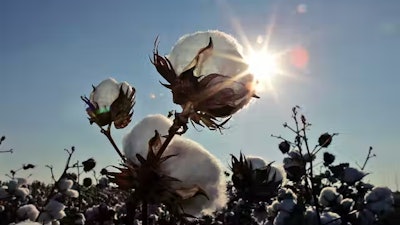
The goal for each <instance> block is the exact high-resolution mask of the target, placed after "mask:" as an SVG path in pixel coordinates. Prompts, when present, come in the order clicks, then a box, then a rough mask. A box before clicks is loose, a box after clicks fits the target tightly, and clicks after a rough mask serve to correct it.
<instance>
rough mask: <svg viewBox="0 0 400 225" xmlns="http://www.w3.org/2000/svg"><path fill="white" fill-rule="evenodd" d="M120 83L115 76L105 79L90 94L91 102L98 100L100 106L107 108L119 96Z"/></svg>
mask: <svg viewBox="0 0 400 225" xmlns="http://www.w3.org/2000/svg"><path fill="white" fill-rule="evenodd" d="M118 95H119V84H118V82H117V81H116V80H115V79H114V78H108V79H105V80H103V81H102V82H101V83H100V84H99V85H97V87H96V89H95V91H94V92H92V93H91V94H90V100H91V102H96V103H97V104H98V106H99V108H100V109H101V108H107V107H110V105H111V104H112V103H113V102H114V101H115V99H117V98H118Z"/></svg>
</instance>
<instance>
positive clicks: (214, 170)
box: [161, 136, 227, 215]
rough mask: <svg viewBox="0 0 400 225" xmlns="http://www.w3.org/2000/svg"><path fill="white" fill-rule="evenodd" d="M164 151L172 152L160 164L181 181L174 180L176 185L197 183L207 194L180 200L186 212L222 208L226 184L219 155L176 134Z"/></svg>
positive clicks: (193, 213) (194, 212)
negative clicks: (216, 156)
mask: <svg viewBox="0 0 400 225" xmlns="http://www.w3.org/2000/svg"><path fill="white" fill-rule="evenodd" d="M164 154H165V155H175V154H177V156H176V157H172V158H170V159H168V160H167V161H165V162H164V163H163V164H162V165H161V170H162V171H164V172H165V173H166V174H167V175H169V176H171V177H175V178H177V179H179V180H180V181H182V182H177V183H175V186H174V187H175V188H177V189H179V188H190V187H193V186H194V185H198V186H199V187H200V188H202V189H203V190H204V191H205V192H206V193H207V196H208V197H209V198H210V199H209V200H208V199H206V198H205V197H204V196H197V197H195V198H191V199H189V200H185V201H184V202H183V204H182V205H183V209H184V211H185V213H189V214H191V215H199V213H200V212H202V213H204V214H210V213H212V212H213V211H214V210H216V209H219V208H222V207H223V206H224V205H225V203H226V201H227V197H226V193H225V191H226V184H225V181H224V177H223V169H222V166H221V164H220V163H219V161H218V159H217V158H215V157H214V156H213V155H211V154H210V153H209V152H208V151H207V150H206V149H204V148H203V147H202V146H201V145H200V144H198V143H196V142H194V141H192V140H189V139H186V138H183V137H180V136H177V137H176V138H174V140H173V141H172V142H171V144H170V145H169V146H168V147H167V149H166V151H165V153H164Z"/></svg>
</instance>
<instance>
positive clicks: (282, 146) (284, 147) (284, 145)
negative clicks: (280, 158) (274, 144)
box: [279, 141, 290, 154]
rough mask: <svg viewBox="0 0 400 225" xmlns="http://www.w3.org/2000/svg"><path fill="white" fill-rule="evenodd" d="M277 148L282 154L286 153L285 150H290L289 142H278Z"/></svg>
mask: <svg viewBox="0 0 400 225" xmlns="http://www.w3.org/2000/svg"><path fill="white" fill-rule="evenodd" d="M279 150H281V152H282V153H283V154H285V153H287V152H288V151H289V150H290V144H289V142H288V141H282V142H281V143H280V144H279Z"/></svg>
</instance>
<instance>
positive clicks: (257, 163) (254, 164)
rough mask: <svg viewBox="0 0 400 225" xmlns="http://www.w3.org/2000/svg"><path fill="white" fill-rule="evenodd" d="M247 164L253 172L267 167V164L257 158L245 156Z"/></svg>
mask: <svg viewBox="0 0 400 225" xmlns="http://www.w3.org/2000/svg"><path fill="white" fill-rule="evenodd" d="M246 160H247V162H249V163H251V166H252V168H253V170H256V169H261V168H263V167H265V166H267V162H265V160H264V159H263V158H261V157H259V156H246Z"/></svg>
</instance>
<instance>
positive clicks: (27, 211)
mask: <svg viewBox="0 0 400 225" xmlns="http://www.w3.org/2000/svg"><path fill="white" fill-rule="evenodd" d="M17 215H18V218H19V219H20V220H26V219H29V220H31V221H35V220H36V218H37V217H38V216H39V210H38V209H37V208H36V206H35V205H33V204H28V205H23V206H21V207H19V208H18V209H17Z"/></svg>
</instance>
